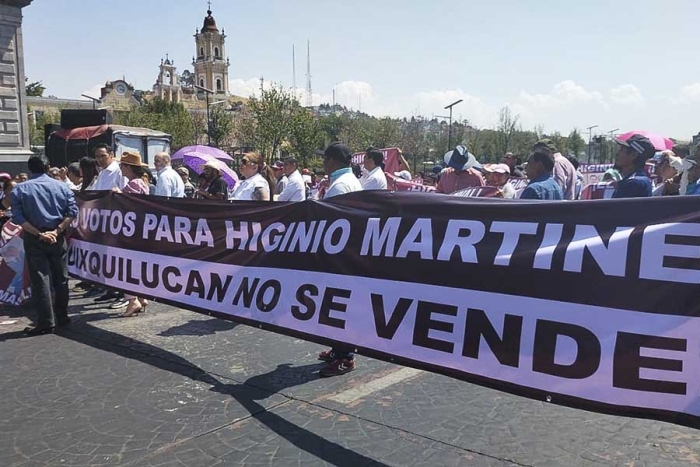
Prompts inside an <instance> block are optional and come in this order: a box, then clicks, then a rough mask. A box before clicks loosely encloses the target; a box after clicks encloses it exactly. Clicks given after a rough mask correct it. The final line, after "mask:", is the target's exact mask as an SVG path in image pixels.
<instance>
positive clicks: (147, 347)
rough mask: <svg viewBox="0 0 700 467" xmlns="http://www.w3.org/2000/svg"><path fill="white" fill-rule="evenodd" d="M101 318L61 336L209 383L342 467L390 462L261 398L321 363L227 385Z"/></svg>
mask: <svg viewBox="0 0 700 467" xmlns="http://www.w3.org/2000/svg"><path fill="white" fill-rule="evenodd" d="M100 319H104V316H103V315H102V314H96V315H85V316H84V319H83V320H81V323H80V324H78V325H72V326H70V327H67V328H63V329H62V330H61V332H60V333H59V335H60V336H61V337H63V338H66V339H70V340H72V341H74V342H78V343H81V344H84V345H87V346H90V347H93V348H95V349H98V350H102V351H106V352H110V353H113V354H115V355H119V356H121V357H125V358H129V359H132V360H137V361H139V362H142V363H145V364H147V365H150V366H153V367H156V368H159V369H161V370H165V371H168V372H171V373H176V374H179V375H181V376H184V377H186V378H190V379H193V380H197V381H201V382H203V383H206V384H209V385H210V386H211V390H212V391H215V392H218V393H221V394H224V395H227V396H231V397H233V398H234V399H235V400H236V401H237V402H238V403H239V404H241V406H243V407H244V408H245V409H246V410H247V411H248V412H249V413H250V415H251V417H253V418H254V419H256V420H257V421H259V422H260V423H262V424H263V425H264V426H266V427H267V428H268V429H270V430H271V431H273V432H274V433H276V434H277V435H279V436H280V437H282V438H284V439H286V440H287V441H289V442H290V443H291V444H293V445H294V446H296V447H298V448H299V449H302V450H304V451H306V452H307V453H309V454H312V455H314V456H316V457H317V458H319V459H322V460H323V461H325V462H328V463H330V464H332V465H336V466H343V467H344V466H348V467H351V466H352V467H355V466H367V465H372V466H378V467H381V466H385V465H386V464H383V463H381V462H378V461H376V460H374V459H371V458H369V457H365V456H363V455H362V454H359V453H356V452H354V451H352V450H350V449H347V448H345V447H343V446H341V445H339V444H337V443H334V442H332V441H329V440H327V439H325V438H323V437H321V436H319V435H316V434H314V433H312V432H310V431H308V430H306V429H305V428H302V427H300V426H298V425H296V424H294V423H292V422H290V421H288V420H286V419H284V418H283V417H281V416H279V415H277V414H275V413H273V412H270V411H268V410H267V409H266V408H265V407H263V406H262V405H260V404H259V403H258V402H256V401H259V400H263V399H266V398H268V397H270V396H271V395H272V394H275V393H276V392H279V391H281V390H283V389H285V388H289V387H293V386H297V385H300V384H304V383H306V382H308V381H312V380H314V379H317V378H318V377H319V376H318V372H317V371H313V370H314V369H316V370H317V369H319V368H320V365H321V364H313V365H304V366H300V367H292V366H291V365H289V364H282V365H279V366H278V367H277V368H276V369H275V370H273V371H271V372H269V373H265V374H262V375H257V376H254V377H252V378H249V379H248V380H247V381H246V382H245V383H242V384H226V383H223V382H221V381H219V380H218V379H216V378H215V377H214V376H212V375H210V374H209V373H207V372H206V371H205V370H203V369H201V368H199V367H198V366H196V365H193V364H192V363H190V362H189V361H188V360H186V359H184V358H182V357H180V356H179V355H177V354H174V353H171V352H168V351H166V350H163V349H161V348H159V347H156V346H153V345H151V344H147V343H145V342H141V341H138V340H136V339H132V338H130V337H127V336H123V335H121V334H117V333H114V332H111V331H106V330H104V329H100V328H97V327H95V326H92V325H91V324H90V321H94V320H100ZM166 332H167V331H166ZM269 385H272V386H274V390H273V391H270V389H268V387H269ZM266 386H267V387H266Z"/></svg>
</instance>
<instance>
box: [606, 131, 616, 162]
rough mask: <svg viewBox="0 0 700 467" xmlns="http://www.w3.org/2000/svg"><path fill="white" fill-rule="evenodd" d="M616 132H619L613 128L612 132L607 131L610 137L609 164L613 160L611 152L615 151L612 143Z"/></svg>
mask: <svg viewBox="0 0 700 467" xmlns="http://www.w3.org/2000/svg"><path fill="white" fill-rule="evenodd" d="M617 130H619V128H615V129H614V130H610V131H608V134H609V135H610V162H612V161H613V160H614V157H615V156H614V155H613V152H614V151H613V150H614V149H615V146H614V142H613V136H615V135H614V133H615V132H616V131H617Z"/></svg>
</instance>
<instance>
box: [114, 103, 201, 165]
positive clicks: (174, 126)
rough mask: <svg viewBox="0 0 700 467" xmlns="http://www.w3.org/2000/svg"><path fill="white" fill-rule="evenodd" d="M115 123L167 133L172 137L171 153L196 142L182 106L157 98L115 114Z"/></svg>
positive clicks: (192, 124)
mask: <svg viewBox="0 0 700 467" xmlns="http://www.w3.org/2000/svg"><path fill="white" fill-rule="evenodd" d="M115 123H116V124H118V125H126V126H134V127H142V128H149V129H151V130H159V131H163V132H165V133H169V134H171V135H172V136H173V148H172V150H173V152H174V151H176V150H178V149H179V148H181V147H183V146H189V145H191V144H195V143H196V142H197V137H198V135H197V134H196V133H195V125H194V122H193V118H192V115H190V113H189V112H188V111H187V110H186V109H185V107H184V106H183V105H182V104H176V103H174V102H170V101H165V100H162V99H159V98H156V99H153V100H150V101H146V102H144V103H142V104H141V105H140V106H138V107H134V108H133V109H132V110H130V111H127V112H118V113H116V114H115Z"/></svg>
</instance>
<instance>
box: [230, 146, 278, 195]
mask: <svg viewBox="0 0 700 467" xmlns="http://www.w3.org/2000/svg"><path fill="white" fill-rule="evenodd" d="M241 174H242V175H243V176H244V177H245V180H243V181H242V182H241V183H239V184H238V186H237V187H236V191H234V192H233V197H232V199H235V200H242V201H251V200H253V201H270V200H271V199H272V197H271V195H270V194H271V193H274V192H275V182H276V179H275V173H274V172H273V170H272V167H270V166H268V165H267V164H265V159H263V157H262V156H261V155H260V154H258V153H255V152H248V153H246V154H243V158H242V159H241Z"/></svg>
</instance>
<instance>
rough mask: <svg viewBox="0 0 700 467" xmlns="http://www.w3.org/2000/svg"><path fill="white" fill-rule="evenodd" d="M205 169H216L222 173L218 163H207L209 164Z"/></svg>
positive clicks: (205, 165)
mask: <svg viewBox="0 0 700 467" xmlns="http://www.w3.org/2000/svg"><path fill="white" fill-rule="evenodd" d="M203 169H214V170H216V171H217V172H221V169H220V168H219V164H218V161H207V163H206V164H204V166H203Z"/></svg>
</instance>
